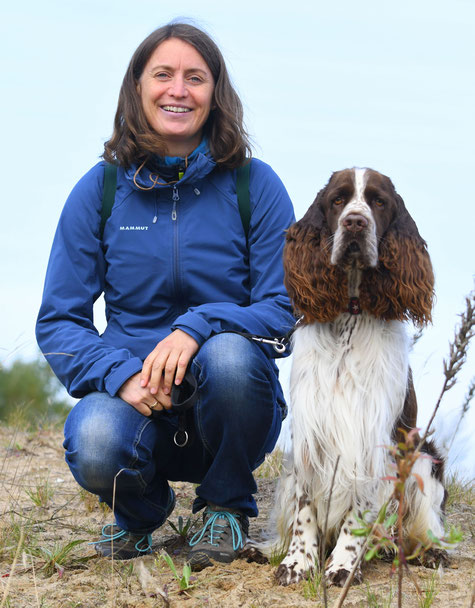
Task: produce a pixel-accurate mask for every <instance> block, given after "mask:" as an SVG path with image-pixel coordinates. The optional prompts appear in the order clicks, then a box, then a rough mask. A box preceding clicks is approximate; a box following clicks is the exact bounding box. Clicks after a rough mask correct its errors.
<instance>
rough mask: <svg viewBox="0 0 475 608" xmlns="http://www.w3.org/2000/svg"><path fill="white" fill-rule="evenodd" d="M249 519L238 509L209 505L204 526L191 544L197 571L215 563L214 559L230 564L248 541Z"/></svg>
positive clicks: (190, 562) (194, 567)
mask: <svg viewBox="0 0 475 608" xmlns="http://www.w3.org/2000/svg"><path fill="white" fill-rule="evenodd" d="M248 530H249V520H248V518H247V516H246V515H244V514H243V513H241V512H240V511H236V510H235V509H225V508H224V507H218V506H217V505H213V504H208V506H207V507H206V509H205V512H204V514H203V527H202V528H201V530H199V531H198V532H197V533H196V534H195V535H194V536H193V538H192V539H191V540H190V542H189V544H190V547H192V549H191V551H190V553H189V556H188V563H189V564H190V566H191V569H192V570H194V571H198V570H202V569H203V568H207V567H208V566H212V565H213V564H212V562H211V560H215V561H217V562H224V563H230V562H232V561H233V560H234V559H235V558H236V557H237V553H238V551H239V549H242V547H243V546H244V543H245V542H246V538H247V533H248Z"/></svg>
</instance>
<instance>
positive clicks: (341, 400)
mask: <svg viewBox="0 0 475 608" xmlns="http://www.w3.org/2000/svg"><path fill="white" fill-rule="evenodd" d="M293 356H294V359H293V366H292V373H291V403H290V406H291V412H292V429H293V442H294V446H293V451H294V458H295V465H296V466H297V467H298V468H299V469H300V470H301V473H302V475H303V476H306V471H307V472H308V475H309V478H311V479H312V480H313V481H315V475H314V474H315V472H316V473H317V478H320V480H319V481H318V484H319V487H320V488H321V490H322V491H323V492H326V491H328V488H326V486H325V484H326V483H327V482H329V480H330V479H331V477H332V470H333V467H334V464H335V461H336V458H337V457H338V456H340V464H339V471H338V477H339V487H342V488H344V487H346V488H348V487H349V486H352V485H353V486H355V487H356V486H358V487H359V488H360V489H361V492H362V493H363V494H364V493H365V492H366V491H370V490H369V486H370V485H371V484H372V483H373V481H374V480H375V479H378V478H380V477H382V476H384V475H385V474H386V473H387V471H386V467H387V462H388V456H387V453H386V451H385V450H384V448H383V447H382V446H383V445H388V444H389V442H390V438H391V432H392V430H393V428H394V424H395V422H396V420H397V419H398V417H399V415H400V413H401V412H402V408H403V405H404V399H405V394H406V388H407V377H408V338H407V335H406V331H405V327H404V325H403V324H402V323H400V322H397V321H390V322H387V321H380V320H378V319H375V318H374V317H371V316H370V315H367V314H365V313H362V314H361V315H357V316H351V315H348V314H344V315H341V316H340V317H339V318H338V319H337V320H336V321H335V322H333V323H328V324H320V323H314V324H312V325H308V326H305V327H302V328H299V329H298V330H297V331H296V332H295V335H294V351H293ZM322 480H325V482H324V483H323V485H322ZM318 484H317V485H318ZM365 488H366V490H365Z"/></svg>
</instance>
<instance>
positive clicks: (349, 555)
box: [325, 512, 364, 587]
mask: <svg viewBox="0 0 475 608" xmlns="http://www.w3.org/2000/svg"><path fill="white" fill-rule="evenodd" d="M356 527H357V525H356V520H355V518H354V516H353V515H352V513H351V512H350V513H348V515H347V516H346V518H345V521H344V522H343V526H342V528H341V531H340V536H339V537H338V541H337V543H336V545H335V548H334V549H333V551H332V553H331V555H330V557H329V558H328V561H327V566H326V568H325V576H326V578H327V580H328V582H329V583H330V584H331V585H335V586H337V587H343V585H344V584H345V581H346V579H347V578H348V576H349V574H350V572H351V570H352V569H353V566H354V565H355V562H356V560H357V558H358V555H359V553H360V551H361V548H362V547H363V544H364V538H361V537H359V536H353V535H352V534H351V531H350V530H351V529H352V528H356ZM362 580H363V577H362V574H361V565H358V568H357V569H356V572H355V577H354V579H353V581H354V582H355V583H361V581H362Z"/></svg>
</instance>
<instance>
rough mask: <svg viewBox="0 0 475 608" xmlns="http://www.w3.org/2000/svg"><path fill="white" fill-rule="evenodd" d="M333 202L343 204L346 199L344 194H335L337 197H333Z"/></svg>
mask: <svg viewBox="0 0 475 608" xmlns="http://www.w3.org/2000/svg"><path fill="white" fill-rule="evenodd" d="M332 203H333V204H334V205H342V204H343V203H344V199H343V197H342V196H335V198H334V199H333V201H332Z"/></svg>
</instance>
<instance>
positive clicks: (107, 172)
mask: <svg viewBox="0 0 475 608" xmlns="http://www.w3.org/2000/svg"><path fill="white" fill-rule="evenodd" d="M250 170H251V163H250V162H248V163H246V164H245V165H243V166H242V167H238V168H237V169H236V194H237V199H238V205H239V215H240V216H241V222H242V227H243V228H244V234H245V235H246V240H247V238H248V235H249V225H250V223H251V197H250V195H249V181H250ZM116 188H117V167H116V165H110V164H109V163H107V164H106V166H105V167H104V189H103V192H102V210H101V225H100V228H99V234H100V237H101V241H102V238H103V236H104V228H105V225H106V222H107V220H108V219H109V217H110V215H111V213H112V207H113V205H114V201H115V191H116Z"/></svg>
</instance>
